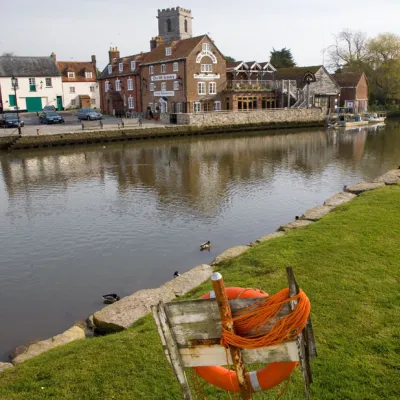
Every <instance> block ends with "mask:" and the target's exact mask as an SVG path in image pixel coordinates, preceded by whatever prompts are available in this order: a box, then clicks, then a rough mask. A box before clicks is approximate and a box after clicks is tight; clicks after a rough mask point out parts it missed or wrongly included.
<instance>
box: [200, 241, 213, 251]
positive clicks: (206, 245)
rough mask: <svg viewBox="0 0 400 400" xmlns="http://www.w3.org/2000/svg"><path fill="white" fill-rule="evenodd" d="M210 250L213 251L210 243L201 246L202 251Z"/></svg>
mask: <svg viewBox="0 0 400 400" xmlns="http://www.w3.org/2000/svg"><path fill="white" fill-rule="evenodd" d="M210 249H211V242H210V241H208V242H205V243H203V244H201V245H200V251H203V250H210Z"/></svg>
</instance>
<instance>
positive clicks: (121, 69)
mask: <svg viewBox="0 0 400 400" xmlns="http://www.w3.org/2000/svg"><path fill="white" fill-rule="evenodd" d="M123 70H124V64H123V63H119V64H118V71H119V72H122V71H123Z"/></svg>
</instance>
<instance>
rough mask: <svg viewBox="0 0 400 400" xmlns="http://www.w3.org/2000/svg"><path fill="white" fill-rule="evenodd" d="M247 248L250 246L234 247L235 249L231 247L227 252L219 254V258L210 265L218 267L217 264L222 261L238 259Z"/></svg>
mask: <svg viewBox="0 0 400 400" xmlns="http://www.w3.org/2000/svg"><path fill="white" fill-rule="evenodd" d="M249 248H250V246H236V247H232V248H230V249H228V250H225V251H224V252H223V253H221V254H220V255H219V256H217V257H216V259H215V260H214V261H213V262H212V264H211V265H218V264H221V263H222V262H223V261H226V260H230V259H232V258H236V257H239V256H240V255H241V254H243V253H244V252H245V251H247V250H248V249H249Z"/></svg>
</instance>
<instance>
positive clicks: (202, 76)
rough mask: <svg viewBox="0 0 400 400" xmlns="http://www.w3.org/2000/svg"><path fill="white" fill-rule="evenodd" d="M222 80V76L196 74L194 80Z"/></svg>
mask: <svg viewBox="0 0 400 400" xmlns="http://www.w3.org/2000/svg"><path fill="white" fill-rule="evenodd" d="M219 78H221V75H220V74H194V79H201V80H205V81H206V80H210V81H213V80H214V79H219Z"/></svg>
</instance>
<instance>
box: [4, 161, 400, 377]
mask: <svg viewBox="0 0 400 400" xmlns="http://www.w3.org/2000/svg"><path fill="white" fill-rule="evenodd" d="M396 184H400V168H399V169H394V170H390V171H388V172H386V173H385V174H383V175H381V176H379V177H378V178H376V179H374V180H373V181H372V182H361V183H359V184H357V185H354V186H350V187H345V188H344V191H343V192H340V193H336V194H335V195H333V196H331V197H330V198H329V199H328V200H326V201H325V202H324V204H323V205H320V206H317V207H314V208H312V209H310V210H307V211H306V212H305V213H304V214H303V215H302V216H300V217H297V218H296V220H295V221H293V222H290V223H288V224H285V225H282V226H281V227H279V228H278V230H277V231H276V232H273V233H270V234H268V235H266V236H263V237H261V238H259V239H257V240H255V241H254V242H252V243H250V244H249V245H247V246H236V247H232V248H230V249H228V250H225V251H224V252H223V253H221V254H220V255H218V256H217V257H216V259H215V260H214V261H213V262H212V264H211V266H210V265H206V264H202V265H199V266H197V267H195V268H193V269H191V270H190V271H188V272H186V273H184V274H182V275H181V276H180V277H178V278H175V279H174V280H172V281H169V282H167V283H165V284H163V285H161V286H160V287H159V288H157V289H147V290H141V291H138V292H136V293H134V294H132V295H131V296H127V297H125V298H123V299H122V300H121V301H119V302H116V303H114V304H112V305H109V306H107V307H104V308H103V309H102V310H100V311H97V312H96V313H94V314H93V315H92V316H90V317H89V318H88V319H87V320H86V321H85V322H84V323H77V324H75V325H74V326H72V327H71V328H70V329H68V330H67V331H65V332H64V333H61V334H60V335H57V336H54V337H52V338H50V339H46V340H42V341H38V342H36V343H33V344H31V345H29V346H21V347H20V348H17V349H16V351H15V352H14V356H13V357H12V363H1V362H0V372H2V371H4V370H6V369H9V368H13V366H14V365H18V364H21V363H23V362H24V361H26V360H28V359H30V358H33V357H36V356H38V355H40V354H42V353H44V352H46V351H49V350H51V349H53V348H55V347H58V346H61V345H64V344H67V343H70V342H72V341H75V340H81V339H84V338H88V337H91V336H93V331H94V330H97V331H98V332H100V333H101V334H107V333H115V332H118V331H121V330H124V329H127V328H129V327H130V326H131V325H132V324H133V323H134V322H136V321H137V320H138V319H140V318H142V317H143V316H145V315H146V314H148V313H149V312H150V310H151V306H153V305H156V304H158V303H159V302H160V301H164V302H167V301H171V300H173V299H174V298H176V297H180V296H182V295H184V294H186V293H188V292H189V291H191V290H192V289H194V288H196V287H197V286H199V285H200V284H201V283H203V282H205V281H206V280H208V279H209V278H210V276H211V274H212V272H213V269H214V268H213V267H215V266H217V265H219V264H221V263H222V262H224V261H226V260H229V259H232V258H235V257H238V256H239V255H241V254H243V253H244V252H246V251H247V250H249V249H250V248H251V247H252V246H257V245H259V244H260V243H264V242H266V241H268V240H271V239H276V238H279V237H283V236H284V235H285V234H286V233H287V232H288V231H290V230H293V229H298V228H301V227H304V226H308V225H311V224H313V223H315V222H317V221H319V220H320V219H321V218H323V217H324V216H325V215H327V214H328V213H329V212H331V211H332V210H333V209H334V208H336V207H338V206H340V205H342V204H344V203H347V202H349V201H351V200H352V199H354V198H355V197H357V195H360V194H362V193H363V192H365V191H369V190H374V189H377V188H379V187H383V186H385V185H396Z"/></svg>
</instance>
